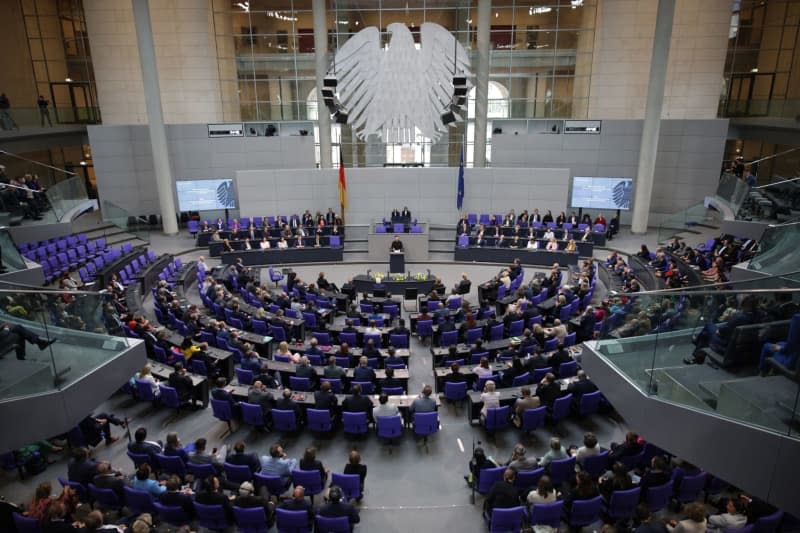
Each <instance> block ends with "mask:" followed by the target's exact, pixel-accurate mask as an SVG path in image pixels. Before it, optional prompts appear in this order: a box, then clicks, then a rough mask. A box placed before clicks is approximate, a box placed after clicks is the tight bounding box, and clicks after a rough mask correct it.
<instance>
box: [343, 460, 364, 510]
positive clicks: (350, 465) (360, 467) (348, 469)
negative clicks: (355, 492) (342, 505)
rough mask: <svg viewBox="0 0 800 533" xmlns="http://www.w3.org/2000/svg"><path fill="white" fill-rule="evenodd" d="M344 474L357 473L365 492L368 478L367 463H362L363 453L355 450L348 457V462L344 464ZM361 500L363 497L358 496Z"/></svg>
mask: <svg viewBox="0 0 800 533" xmlns="http://www.w3.org/2000/svg"><path fill="white" fill-rule="evenodd" d="M343 473H344V474H348V475H356V476H358V477H359V479H360V480H361V492H362V494H363V492H364V482H365V480H366V479H367V465H364V464H361V454H360V453H358V450H353V451H351V452H350V455H349V456H348V459H347V464H346V465H344V471H343ZM358 500H359V501H361V498H358Z"/></svg>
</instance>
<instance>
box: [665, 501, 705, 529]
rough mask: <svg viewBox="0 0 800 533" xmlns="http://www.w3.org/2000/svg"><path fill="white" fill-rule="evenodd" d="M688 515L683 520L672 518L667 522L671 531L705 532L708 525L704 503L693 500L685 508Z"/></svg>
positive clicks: (684, 510) (684, 511)
mask: <svg viewBox="0 0 800 533" xmlns="http://www.w3.org/2000/svg"><path fill="white" fill-rule="evenodd" d="M683 513H684V514H685V515H686V518H684V519H683V520H681V521H678V520H675V519H672V520H670V521H669V522H667V530H668V531H669V533H705V531H706V528H707V526H708V522H707V521H706V510H705V507H704V506H703V504H702V503H699V502H692V503H690V504H688V505H686V506H685V507H684V508H683Z"/></svg>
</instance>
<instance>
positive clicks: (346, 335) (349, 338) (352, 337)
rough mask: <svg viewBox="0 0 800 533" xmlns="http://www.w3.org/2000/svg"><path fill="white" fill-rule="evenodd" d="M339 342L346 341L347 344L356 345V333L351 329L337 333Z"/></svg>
mask: <svg viewBox="0 0 800 533" xmlns="http://www.w3.org/2000/svg"><path fill="white" fill-rule="evenodd" d="M339 342H340V343H345V342H346V343H347V344H348V346H357V345H358V333H354V332H352V331H343V332H342V333H339Z"/></svg>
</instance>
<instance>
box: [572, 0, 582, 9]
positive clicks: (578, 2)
mask: <svg viewBox="0 0 800 533" xmlns="http://www.w3.org/2000/svg"><path fill="white" fill-rule="evenodd" d="M569 3H570V4H571V5H572V9H575V8H576V7H581V6H582V5H583V0H570V2H569Z"/></svg>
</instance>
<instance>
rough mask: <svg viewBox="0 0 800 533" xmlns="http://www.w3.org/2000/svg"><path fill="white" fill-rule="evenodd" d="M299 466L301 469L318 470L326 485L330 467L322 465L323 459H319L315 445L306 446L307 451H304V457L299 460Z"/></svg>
mask: <svg viewBox="0 0 800 533" xmlns="http://www.w3.org/2000/svg"><path fill="white" fill-rule="evenodd" d="M298 467H299V469H300V470H316V471H318V472H319V477H320V480H321V481H322V484H323V485H325V482H326V481H327V480H328V474H329V473H330V469H329V468H325V467H324V466H323V465H322V461H320V460H319V459H317V449H316V448H315V447H313V446H309V447H308V448H306V450H305V452H303V458H302V459H300V461H299V462H298Z"/></svg>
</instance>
